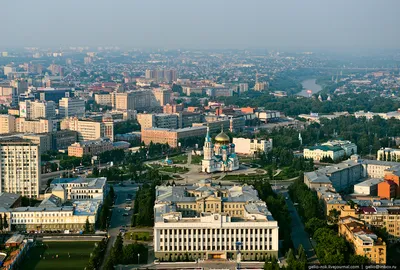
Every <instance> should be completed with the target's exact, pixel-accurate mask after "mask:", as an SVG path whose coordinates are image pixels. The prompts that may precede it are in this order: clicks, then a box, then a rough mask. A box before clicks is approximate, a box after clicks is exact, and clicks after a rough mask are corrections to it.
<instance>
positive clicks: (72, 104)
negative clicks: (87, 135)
mask: <svg viewBox="0 0 400 270" xmlns="http://www.w3.org/2000/svg"><path fill="white" fill-rule="evenodd" d="M58 113H59V115H60V116H61V117H63V118H67V117H72V116H76V117H82V116H84V114H85V101H84V100H83V99H77V98H69V97H68V98H67V97H66V98H62V99H60V102H59V111H58Z"/></svg>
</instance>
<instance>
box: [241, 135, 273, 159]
mask: <svg viewBox="0 0 400 270" xmlns="http://www.w3.org/2000/svg"><path fill="white" fill-rule="evenodd" d="M233 144H234V145H235V150H236V153H237V154H242V155H254V154H255V153H263V152H264V153H267V152H269V151H271V150H272V139H269V140H257V139H246V138H233Z"/></svg>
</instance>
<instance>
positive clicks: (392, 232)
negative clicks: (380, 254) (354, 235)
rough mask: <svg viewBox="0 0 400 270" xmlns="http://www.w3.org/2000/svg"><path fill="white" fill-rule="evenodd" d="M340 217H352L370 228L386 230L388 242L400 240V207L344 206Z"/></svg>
mask: <svg viewBox="0 0 400 270" xmlns="http://www.w3.org/2000/svg"><path fill="white" fill-rule="evenodd" d="M340 212H341V213H340V216H341V217H346V216H352V217H355V218H358V219H360V220H362V221H363V222H365V225H367V226H368V227H369V228H371V227H378V228H386V231H387V232H388V235H389V237H388V241H390V242H395V241H398V240H399V239H400V226H399V224H400V207H399V206H389V207H388V206H356V207H355V208H351V206H350V205H344V206H343V207H342V208H341V209H340Z"/></svg>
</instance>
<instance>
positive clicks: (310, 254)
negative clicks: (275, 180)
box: [280, 190, 319, 264]
mask: <svg viewBox="0 0 400 270" xmlns="http://www.w3.org/2000/svg"><path fill="white" fill-rule="evenodd" d="M280 193H281V194H282V195H283V196H284V197H285V198H288V199H287V200H286V205H287V206H288V209H289V213H290V217H291V218H292V241H293V245H294V247H295V248H296V249H297V248H298V247H299V246H300V244H301V245H302V246H303V248H304V249H305V251H306V254H307V258H308V263H310V264H318V263H319V261H318V258H317V256H316V255H315V251H314V248H313V246H312V244H311V242H310V237H309V235H308V233H307V232H306V231H305V228H304V224H303V222H302V221H301V219H300V216H299V214H298V213H297V209H296V207H294V205H293V202H292V200H291V199H290V197H289V194H288V192H287V191H286V190H281V191H280Z"/></svg>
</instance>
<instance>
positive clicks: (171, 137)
mask: <svg viewBox="0 0 400 270" xmlns="http://www.w3.org/2000/svg"><path fill="white" fill-rule="evenodd" d="M206 133H207V127H205V126H200V127H188V128H181V129H167V128H146V129H142V142H144V143H145V144H150V142H153V143H168V144H169V146H171V147H178V143H179V140H180V139H183V138H190V137H204V136H205V135H206Z"/></svg>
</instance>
